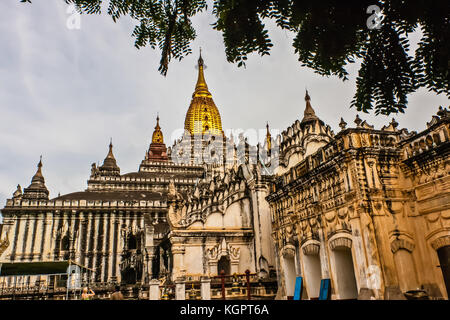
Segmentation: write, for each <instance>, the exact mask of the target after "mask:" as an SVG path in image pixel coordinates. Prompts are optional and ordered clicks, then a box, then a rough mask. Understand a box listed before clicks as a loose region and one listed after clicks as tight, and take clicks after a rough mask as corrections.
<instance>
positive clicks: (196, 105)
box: [184, 53, 223, 135]
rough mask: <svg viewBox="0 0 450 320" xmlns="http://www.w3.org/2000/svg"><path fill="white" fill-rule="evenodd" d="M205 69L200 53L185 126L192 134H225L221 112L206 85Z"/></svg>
mask: <svg viewBox="0 0 450 320" xmlns="http://www.w3.org/2000/svg"><path fill="white" fill-rule="evenodd" d="M203 69H204V64H203V59H202V55H201V53H200V58H199V59H198V79H197V84H196V86H195V91H194V93H193V94H192V101H191V105H190V106H189V109H188V111H187V113H186V119H185V121H184V128H185V130H187V131H188V132H189V133H190V134H191V135H197V134H204V133H209V134H212V135H223V131H222V121H221V119H220V113H219V110H218V109H217V107H216V105H215V104H214V101H213V99H212V95H211V93H210V92H209V90H208V86H207V85H206V81H205V76H204V74H203Z"/></svg>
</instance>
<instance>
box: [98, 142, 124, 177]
mask: <svg viewBox="0 0 450 320" xmlns="http://www.w3.org/2000/svg"><path fill="white" fill-rule="evenodd" d="M99 169H100V171H105V170H117V171H119V170H120V169H119V167H118V166H117V163H116V158H114V154H113V144H112V138H110V141H109V150H108V154H107V155H106V158H105V160H103V165H102V166H99Z"/></svg>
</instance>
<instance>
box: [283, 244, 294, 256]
mask: <svg viewBox="0 0 450 320" xmlns="http://www.w3.org/2000/svg"><path fill="white" fill-rule="evenodd" d="M281 254H282V256H283V257H285V258H294V257H295V247H294V246H293V245H291V244H288V245H285V246H284V247H283V248H282V249H281Z"/></svg>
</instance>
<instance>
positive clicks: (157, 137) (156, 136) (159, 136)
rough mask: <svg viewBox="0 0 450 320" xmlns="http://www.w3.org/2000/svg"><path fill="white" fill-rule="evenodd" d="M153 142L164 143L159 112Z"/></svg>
mask: <svg viewBox="0 0 450 320" xmlns="http://www.w3.org/2000/svg"><path fill="white" fill-rule="evenodd" d="M152 143H164V138H163V134H162V131H161V127H160V126H159V112H158V113H157V115H156V126H155V131H153V135H152Z"/></svg>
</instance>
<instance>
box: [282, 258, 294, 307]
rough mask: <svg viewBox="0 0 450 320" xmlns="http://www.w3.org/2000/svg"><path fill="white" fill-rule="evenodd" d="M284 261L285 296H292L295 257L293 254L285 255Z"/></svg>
mask: <svg viewBox="0 0 450 320" xmlns="http://www.w3.org/2000/svg"><path fill="white" fill-rule="evenodd" d="M283 261H284V284H285V286H286V296H287V297H288V299H289V297H293V296H294V290H295V277H296V276H297V273H296V272H295V258H294V257H293V256H287V257H286V256H285V257H284V258H283Z"/></svg>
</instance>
